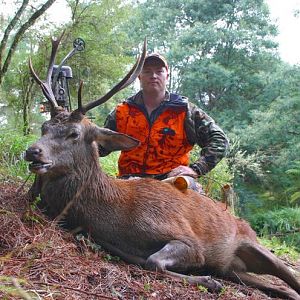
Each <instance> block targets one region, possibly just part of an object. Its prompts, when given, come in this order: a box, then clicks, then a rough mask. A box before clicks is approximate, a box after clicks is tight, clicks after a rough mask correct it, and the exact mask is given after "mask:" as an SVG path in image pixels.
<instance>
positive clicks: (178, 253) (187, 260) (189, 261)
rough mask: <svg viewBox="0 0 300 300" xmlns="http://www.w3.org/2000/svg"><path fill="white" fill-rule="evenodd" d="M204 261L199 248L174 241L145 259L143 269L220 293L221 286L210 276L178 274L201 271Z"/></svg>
mask: <svg viewBox="0 0 300 300" xmlns="http://www.w3.org/2000/svg"><path fill="white" fill-rule="evenodd" d="M204 261H205V260H204V257H203V255H202V254H201V249H199V247H192V246H189V245H187V244H185V243H184V242H181V241H178V240H174V241H170V242H169V243H167V244H166V245H165V246H164V247H163V248H162V249H161V250H159V251H157V252H155V253H154V254H152V255H150V256H149V257H148V258H147V261H146V265H145V267H146V268H147V269H149V270H155V271H160V272H162V273H166V274H169V275H171V276H175V277H179V278H182V279H184V280H186V281H187V282H189V283H191V284H200V285H202V286H204V287H206V288H207V289H209V290H210V291H215V292H217V291H220V290H221V288H222V285H221V284H220V283H219V282H218V281H215V280H213V279H212V278H211V277H210V276H189V275H183V274H180V273H178V272H187V271H188V270H190V269H195V268H199V269H201V268H203V266H204Z"/></svg>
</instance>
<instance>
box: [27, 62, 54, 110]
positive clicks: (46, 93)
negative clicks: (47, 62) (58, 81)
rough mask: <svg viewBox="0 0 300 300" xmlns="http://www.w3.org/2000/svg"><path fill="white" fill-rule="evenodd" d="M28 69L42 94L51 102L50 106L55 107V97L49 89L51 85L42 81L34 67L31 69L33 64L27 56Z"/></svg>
mask: <svg viewBox="0 0 300 300" xmlns="http://www.w3.org/2000/svg"><path fill="white" fill-rule="evenodd" d="M28 64H29V70H30V73H31V75H32V77H33V79H34V80H35V81H36V82H37V84H38V85H39V86H40V87H41V89H42V92H43V94H44V96H45V97H46V99H48V100H49V101H50V103H51V104H52V106H53V107H54V108H55V107H58V104H57V102H56V99H55V96H54V94H53V91H52V89H51V85H50V86H49V85H48V83H45V82H43V81H42V80H41V79H40V78H39V77H38V76H37V74H36V73H35V71H34V69H33V66H32V62H31V58H29V62H28Z"/></svg>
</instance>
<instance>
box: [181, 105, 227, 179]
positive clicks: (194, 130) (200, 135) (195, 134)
mask: <svg viewBox="0 0 300 300" xmlns="http://www.w3.org/2000/svg"><path fill="white" fill-rule="evenodd" d="M185 127H186V132H187V136H188V140H189V141H190V142H191V143H192V144H198V145H199V146H200V147H201V151H200V154H199V159H198V160H197V161H195V162H192V163H191V164H190V167H191V168H192V169H193V170H194V171H196V172H197V174H199V175H205V174H206V173H208V172H209V171H211V170H212V169H213V168H214V167H215V166H216V165H217V164H218V162H219V161H220V160H221V159H222V158H223V157H224V156H225V155H226V152H227V150H228V146H229V142H228V139H227V137H226V135H225V133H224V132H223V130H222V129H221V128H220V127H219V126H218V125H217V124H216V123H215V121H214V120H213V119H212V118H211V117H210V116H208V115H207V114H206V113H205V112H204V111H203V110H201V109H200V108H198V107H197V106H195V105H193V104H192V103H189V109H188V114H187V119H186V123H185Z"/></svg>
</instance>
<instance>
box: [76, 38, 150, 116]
mask: <svg viewBox="0 0 300 300" xmlns="http://www.w3.org/2000/svg"><path fill="white" fill-rule="evenodd" d="M146 48H147V40H146V39H145V41H144V45H143V51H142V54H141V55H140V56H139V57H138V59H137V61H136V63H135V64H134V66H133V67H132V69H131V70H130V71H129V72H128V74H127V75H126V76H125V77H124V78H123V79H122V80H121V81H120V82H119V83H118V84H116V85H115V86H114V87H113V88H112V89H111V90H110V91H109V92H108V93H107V94H105V95H104V96H102V97H101V98H99V99H97V100H94V101H92V102H90V103H88V104H87V105H85V106H82V104H81V89H82V86H81V87H80V91H79V92H78V100H79V101H78V109H77V110H76V111H77V112H79V113H81V114H85V113H86V112H87V111H89V110H91V109H92V108H94V107H96V106H99V105H100V104H103V103H105V102H106V101H107V100H109V99H110V98H111V97H112V96H113V95H115V94H116V93H117V92H119V91H121V90H122V89H124V88H126V87H127V86H129V85H130V84H131V83H132V82H133V81H135V79H136V78H137V77H138V76H139V74H140V73H141V71H142V68H143V65H144V61H145V58H146V51H147V49H146Z"/></svg>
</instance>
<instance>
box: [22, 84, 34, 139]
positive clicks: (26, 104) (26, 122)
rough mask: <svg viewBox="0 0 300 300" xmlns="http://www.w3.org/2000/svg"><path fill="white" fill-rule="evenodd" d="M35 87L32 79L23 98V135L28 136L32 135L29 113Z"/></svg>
mask: <svg viewBox="0 0 300 300" xmlns="http://www.w3.org/2000/svg"><path fill="white" fill-rule="evenodd" d="M33 86H34V81H33V80H32V79H30V82H29V84H28V85H27V87H26V90H25V92H24V98H23V134H24V135H28V134H29V133H30V126H29V124H30V122H29V111H30V103H31V99H32V90H33Z"/></svg>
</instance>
